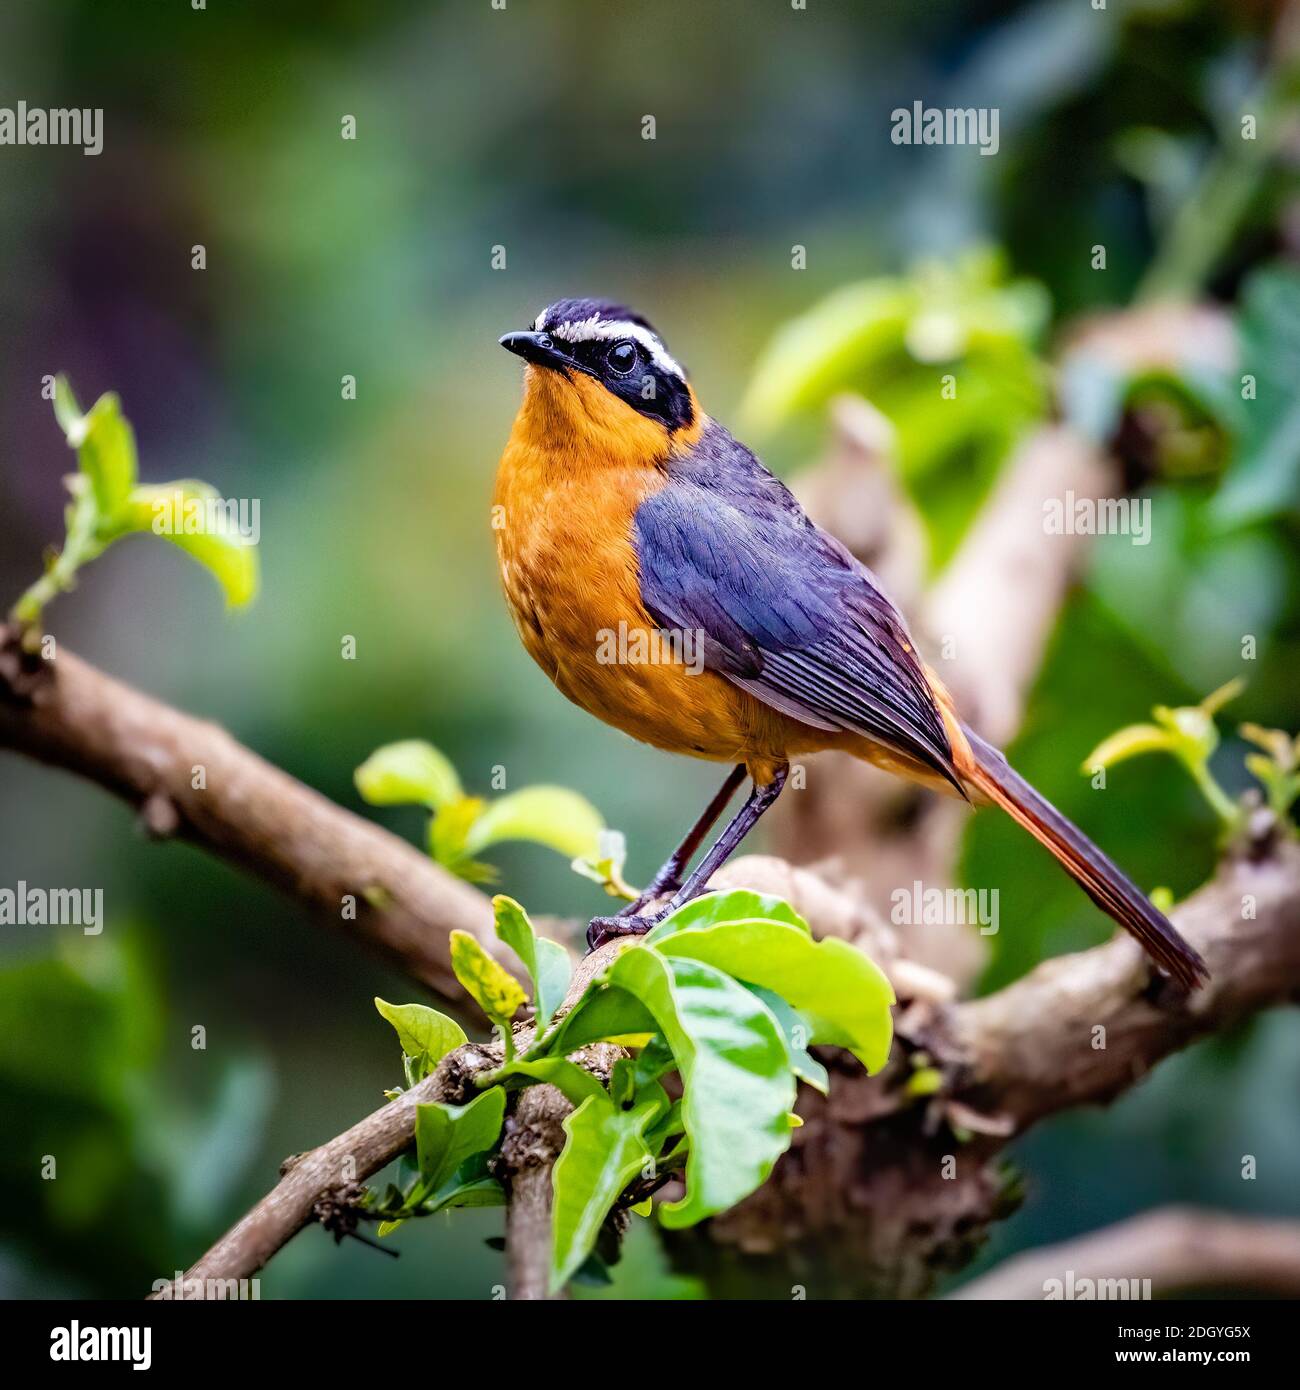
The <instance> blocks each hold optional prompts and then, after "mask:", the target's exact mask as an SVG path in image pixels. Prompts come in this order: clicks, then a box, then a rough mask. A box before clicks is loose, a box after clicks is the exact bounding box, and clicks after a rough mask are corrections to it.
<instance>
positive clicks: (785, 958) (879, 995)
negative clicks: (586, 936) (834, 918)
mask: <svg viewBox="0 0 1300 1390" xmlns="http://www.w3.org/2000/svg"><path fill="white" fill-rule="evenodd" d="M656 948H657V949H658V950H660V951H662V952H663V953H664V954H665V955H667V956H672V957H689V958H690V959H692V960H698V961H704V962H705V963H706V964H708V965H711V966H713V967H714V968H715V969H717V970H721V971H723V972H725V973H726V974H728V975H730V976H732V977H734V978H735V979H739V980H744V981H746V982H748V983H749V984H754V985H761V986H763V988H765V989H770V990H773V991H775V992H776V993H777V994H779V995H780V996H781V998H782V999H784V1000H786V1001H787V1002H788V1003H790V1004H791V1005H793V1006H794V1008H796V1009H798V1010H799V1012H800V1013H801V1014H803V1015H804V1016H805V1017H806V1018H807V1020H808V1022H809V1023H810V1024H811V1025H812V1028H813V1034H812V1039H811V1040H812V1041H813V1042H817V1043H829V1044H831V1045H832V1046H835V1047H847V1048H848V1049H849V1051H850V1052H852V1053H853V1054H854V1056H856V1057H857V1059H858V1060H859V1061H860V1062H861V1063H862V1065H863V1066H864V1067H866V1069H867V1070H868V1071H869V1072H876V1071H879V1070H880V1068H881V1067H883V1066H884V1064H885V1062H886V1060H887V1059H888V1057H889V1046H890V1041H891V1039H892V1037H893V1020H892V1017H891V1015H890V1012H889V1007H890V1005H891V1004H892V1003H893V1002H894V991H893V989H892V988H891V986H890V983H889V981H888V980H887V979H886V978H885V975H884V973H883V972H882V971H881V969H880V968H879V966H877V965H876V964H875V962H874V961H872V960H871V959H870V958H869V957H867V956H865V955H864V954H863V953H862V952H861V951H859V950H858V949H857V948H856V947H854V946H850V945H849V944H848V942H846V941H839V940H837V939H835V938H834V937H832V938H830V939H828V940H826V941H814V940H813V939H812V938H811V937H809V936H805V935H804V934H803V932H801V931H799V930H798V929H797V928H795V927H791V926H787V925H786V924H785V923H784V922H723V923H721V924H719V925H718V926H713V927H704V928H692V929H690V930H688V931H679V932H675V933H674V934H673V935H672V936H669V937H667V938H665V939H664V940H663V941H660V942H658V943H656ZM616 964H617V962H616ZM782 1042H783V1045H784V1037H783V1039H782ZM679 1060H680V1059H679Z"/></svg>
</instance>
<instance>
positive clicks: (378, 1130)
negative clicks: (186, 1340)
mask: <svg viewBox="0 0 1300 1390" xmlns="http://www.w3.org/2000/svg"><path fill="white" fill-rule="evenodd" d="M623 944H624V943H622V942H620V941H617V940H615V941H611V942H608V943H607V944H606V945H604V946H602V947H601V948H600V950H598V951H593V952H592V954H591V955H589V956H588V957H586V958H585V959H584V960H583V961H582V962H581V963H580V965H579V968H578V969H577V970H575V971H574V974H573V979H572V980H571V981H570V983H569V989H568V993H567V994H566V995H565V999H564V1003H563V1004H562V1005H561V1006H560V1008H559V1009H558V1010H557V1011H556V1017H557V1018H558V1017H560V1016H561V1015H562V1014H563V1013H564V1012H565V1011H566V1010H568V1009H570V1008H572V1007H573V1005H574V1004H576V1003H577V1001H578V1000H579V999H580V998H581V997H582V994H583V992H584V991H585V990H586V987H587V984H588V983H589V982H590V981H591V980H592V979H593V978H594V977H595V975H597V974H598V973H599V972H600V971H601V970H603V969H604V968H605V966H606V965H608V964H609V962H610V961H611V960H612V959H613V958H614V956H615V955H617V953H618V952H619V950H621V949H622V946H623ZM515 1038H516V1046H517V1047H519V1048H520V1049H523V1048H526V1047H527V1046H528V1045H529V1043H530V1042H531V1041H532V1030H531V1028H530V1027H529V1026H528V1025H523V1026H521V1027H519V1028H517V1029H516V1034H515ZM622 1055H623V1053H622V1051H621V1049H619V1048H616V1047H613V1046H611V1045H609V1044H606V1043H597V1044H595V1045H593V1046H591V1047H588V1048H583V1049H582V1050H581V1051H580V1052H578V1053H575V1054H574V1059H575V1060H576V1061H577V1062H578V1064H579V1065H582V1066H585V1067H586V1068H587V1069H588V1070H589V1071H591V1072H592V1073H593V1074H594V1075H596V1076H599V1077H600V1079H601V1080H602V1081H608V1079H609V1073H610V1069H611V1068H612V1067H613V1064H614V1060H615V1059H616V1058H617V1057H620V1056H622ZM501 1060H502V1051H501V1046H500V1044H499V1043H466V1044H465V1045H464V1046H463V1047H459V1048H457V1049H456V1050H455V1051H454V1052H451V1053H448V1055H447V1056H446V1057H444V1058H443V1059H442V1061H441V1062H440V1063H439V1065H438V1069H437V1070H436V1071H435V1072H434V1073H433V1075H432V1076H427V1077H425V1079H424V1080H423V1081H421V1082H420V1083H419V1085H417V1086H414V1087H412V1088H411V1090H409V1091H406V1092H403V1094H402V1095H400V1096H398V1097H397V1099H396V1100H393V1101H390V1102H389V1103H388V1104H387V1105H384V1106H382V1107H381V1108H380V1109H378V1110H376V1111H374V1112H373V1113H372V1114H370V1115H367V1116H366V1118H365V1119H364V1120H361V1121H360V1122H359V1123H357V1124H355V1125H353V1126H352V1128H351V1129H349V1130H348V1131H347V1133H345V1134H341V1135H339V1137H338V1138H337V1139H331V1140H330V1141H329V1143H327V1144H322V1145H321V1146H320V1148H317V1149H312V1150H311V1151H310V1152H308V1153H305V1154H301V1155H299V1156H297V1157H295V1158H293V1159H291V1160H290V1161H289V1162H288V1163H287V1164H286V1165H285V1166H284V1168H283V1169H282V1176H281V1178H280V1181H279V1183H278V1184H277V1185H276V1186H275V1188H273V1189H272V1191H271V1192H269V1193H268V1194H267V1195H266V1196H265V1197H263V1198H262V1200H261V1201H260V1202H258V1204H257V1205H256V1206H255V1207H254V1208H253V1209H252V1210H251V1211H250V1212H249V1213H248V1214H247V1215H246V1216H244V1217H243V1218H242V1219H241V1220H240V1221H238V1222H237V1223H236V1224H235V1225H234V1226H232V1227H231V1229H230V1230H229V1231H227V1232H226V1234H225V1235H224V1236H222V1238H221V1239H220V1240H219V1241H218V1242H217V1243H216V1244H215V1245H214V1246H213V1247H212V1248H211V1249H210V1250H209V1251H208V1252H207V1254H205V1255H204V1256H202V1258H201V1259H199V1260H197V1261H196V1262H195V1263H194V1265H192V1266H191V1268H190V1269H188V1270H187V1271H186V1273H185V1277H184V1283H183V1285H182V1289H183V1297H185V1298H205V1297H208V1296H209V1293H208V1290H210V1289H214V1290H216V1292H213V1293H212V1295H211V1296H213V1297H220V1296H221V1295H220V1292H219V1290H220V1282H219V1281H222V1280H229V1279H247V1278H249V1277H251V1276H252V1275H253V1274H256V1273H257V1271H258V1270H259V1269H261V1268H262V1266H263V1265H264V1264H266V1262H267V1261H268V1260H269V1259H270V1258H271V1256H272V1255H274V1254H275V1252H276V1251H277V1250H279V1249H280V1247H281V1246H283V1245H285V1244H286V1243H287V1242H288V1241H289V1240H291V1239H292V1238H293V1237H294V1236H295V1235H297V1234H298V1232H299V1231H301V1230H302V1229H303V1227H304V1226H307V1225H309V1224H310V1223H311V1222H312V1221H313V1220H318V1221H321V1222H323V1223H325V1224H333V1223H334V1222H335V1221H336V1220H337V1218H338V1215H339V1213H340V1211H342V1210H345V1209H350V1208H351V1207H352V1206H353V1205H354V1204H355V1202H356V1200H357V1198H358V1197H359V1196H360V1195H361V1184H363V1183H364V1182H365V1181H366V1179H367V1178H370V1177H372V1176H373V1175H374V1174H375V1173H377V1172H378V1171H379V1170H380V1169H381V1168H383V1167H384V1166H385V1165H386V1164H388V1163H391V1162H392V1160H393V1159H395V1158H396V1157H397V1156H398V1155H399V1154H401V1153H403V1152H405V1150H407V1149H409V1148H410V1147H411V1145H412V1143H413V1142H414V1140H415V1110H416V1106H418V1105H425V1104H429V1103H430V1102H433V1101H443V1102H446V1103H448V1104H451V1105H463V1104H465V1103H466V1101H468V1100H470V1099H472V1098H473V1097H474V1096H475V1095H476V1094H477V1089H476V1086H475V1080H476V1078H477V1077H478V1076H480V1075H481V1074H482V1073H483V1072H486V1071H491V1070H492V1069H493V1068H495V1067H499V1066H500V1065H501ZM571 1108H572V1107H571V1106H570V1105H569V1103H568V1101H566V1100H565V1099H564V1097H563V1096H562V1095H561V1094H560V1092H559V1091H557V1090H556V1089H555V1088H554V1087H553V1086H529V1087H528V1088H527V1089H526V1090H524V1091H523V1092H522V1093H521V1094H520V1097H519V1101H518V1103H517V1104H516V1105H515V1108H514V1109H513V1110H512V1112H511V1113H510V1115H509V1116H508V1117H507V1121H506V1133H505V1138H504V1139H503V1141H502V1147H501V1156H500V1160H499V1162H498V1164H497V1175H498V1177H500V1178H501V1179H502V1180H503V1181H504V1182H505V1183H506V1184H507V1185H508V1186H509V1188H510V1190H511V1198H512V1200H511V1209H510V1212H509V1214H508V1216H507V1224H506V1245H507V1251H508V1257H509V1267H510V1275H511V1286H512V1288H511V1291H512V1295H513V1296H514V1297H516V1298H545V1297H548V1296H549V1295H548V1293H547V1280H548V1277H549V1272H550V1255H551V1239H550V1229H551V1228H550V1210H551V1197H550V1194H551V1167H552V1165H553V1164H554V1162H555V1160H556V1159H557V1158H558V1157H559V1155H560V1150H561V1149H562V1148H563V1147H564V1132H563V1130H562V1129H561V1128H560V1125H561V1122H562V1121H563V1119H564V1117H565V1115H567V1114H568V1113H569V1110H570V1109H571ZM211 1281H217V1282H215V1283H214V1282H211Z"/></svg>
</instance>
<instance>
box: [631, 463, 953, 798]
mask: <svg viewBox="0 0 1300 1390" xmlns="http://www.w3.org/2000/svg"><path fill="white" fill-rule="evenodd" d="M727 439H728V441H729V442H730V445H731V448H732V449H733V450H736V451H740V452H741V453H743V455H744V460H745V464H744V468H743V471H741V472H740V473H739V475H738V476H730V477H719V476H718V472H717V470H716V469H713V470H710V471H709V472H708V473H706V474H704V475H703V476H702V477H701V478H700V479H699V480H696V479H694V478H691V477H688V476H679V477H677V478H672V480H671V481H669V482H668V484H667V485H666V486H665V487H664V488H663V489H662V490H661V491H660V492H657V493H655V494H654V495H652V496H650V497H648V498H647V499H646V500H645V501H643V502H642V503H641V505H640V506H639V507H638V509H637V512H636V516H635V519H634V523H633V532H634V542H635V546H636V552H637V560H638V565H639V570H640V584H641V597H642V601H643V602H644V603H645V606H646V609H647V611H648V612H649V613H650V614H651V616H652V617H653V618H654V619H655V621H656V622H657V623H659V624H660V625H661V626H662V627H664V628H669V629H676V630H678V631H683V632H685V631H690V632H695V633H698V634H700V635H701V638H702V648H703V656H704V662H705V665H706V666H707V667H708V668H709V669H711V670H713V671H716V672H717V673H718V674H720V675H723V676H725V677H726V678H727V679H728V680H730V681H732V682H734V683H735V684H736V685H738V686H740V687H741V688H742V689H745V690H747V691H749V692H750V693H751V694H752V695H754V696H755V697H756V698H757V699H759V700H762V701H763V702H764V703H766V704H768V705H770V706H771V707H772V708H774V709H777V710H780V711H781V712H782V713H785V714H787V715H790V716H791V717H793V718H795V719H798V720H800V721H802V722H803V723H805V724H810V725H812V726H813V727H814V728H820V729H826V730H832V731H842V732H853V733H858V734H862V735H865V736H866V737H868V738H872V739H875V740H876V741H878V742H880V743H883V744H885V745H886V746H888V747H890V748H893V749H896V750H897V751H899V752H901V753H903V754H905V755H906V756H908V757H910V758H913V759H915V760H918V761H920V762H921V763H923V764H924V765H926V766H928V767H931V768H933V769H934V770H935V771H937V772H938V773H939V774H940V775H941V776H943V777H946V778H947V779H948V780H949V781H951V782H952V783H953V784H954V786H957V787H958V788H959V789H960V782H959V781H958V778H957V774H956V771H955V770H954V768H953V765H952V750H951V747H950V745H949V742H948V736H947V732H946V730H945V728H944V724H943V719H942V717H941V716H940V714H939V710H938V706H937V704H936V701H935V697H934V694H933V692H932V691H931V689H930V684H929V682H928V680H927V679H926V675H925V671H924V669H923V667H922V665H921V662H920V660H919V658H918V657H917V655H916V652H915V650H914V648H913V645H912V641H911V638H910V636H909V634H908V632H907V628H906V625H905V624H904V622H903V620H902V618H901V617H900V616H899V615H898V613H897V612H896V611H895V609H894V607H893V605H892V604H891V603H890V602H889V600H888V599H887V598H886V597H885V596H884V595H883V594H882V593H881V592H880V590H879V589H878V588H877V586H876V584H875V581H874V579H873V577H872V575H871V573H870V571H868V570H867V569H866V568H865V566H863V565H861V564H860V563H859V562H858V561H857V560H855V559H854V558H853V556H852V555H850V554H849V552H848V551H847V550H845V549H844V547H843V546H842V545H840V544H839V542H838V541H835V540H834V539H833V538H832V537H830V536H828V535H827V534H826V533H825V532H823V531H821V530H819V529H818V528H817V527H816V526H814V525H813V523H812V522H811V521H810V520H809V519H808V517H807V516H806V515H805V514H804V512H803V511H802V509H801V508H800V507H799V505H798V503H797V502H796V501H795V500H794V498H793V497H792V496H791V495H790V493H789V492H788V491H787V490H786V489H785V488H784V486H783V485H781V484H780V483H779V482H778V481H777V480H776V479H775V478H773V477H772V475H771V474H769V473H767V471H766V470H764V469H762V467H761V465H760V464H758V462H757V460H754V459H753V456H752V455H751V454H749V452H748V450H743V448H742V446H740V445H737V444H735V442H734V441H730V436H727ZM754 470H757V472H755V471H754ZM670 478H671V473H670Z"/></svg>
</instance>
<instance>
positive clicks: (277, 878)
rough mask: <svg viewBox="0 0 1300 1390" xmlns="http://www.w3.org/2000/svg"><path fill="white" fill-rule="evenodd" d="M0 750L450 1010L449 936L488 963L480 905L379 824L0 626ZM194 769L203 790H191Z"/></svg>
mask: <svg viewBox="0 0 1300 1390" xmlns="http://www.w3.org/2000/svg"><path fill="white" fill-rule="evenodd" d="M0 748H12V749H14V750H15V751H16V752H19V753H23V754H25V755H26V756H27V757H31V758H35V759H37V760H38V761H40V762H43V763H48V764H50V765H51V766H52V767H61V768H64V769H66V770H67V771H69V772H75V773H78V774H79V775H81V776H83V777H86V778H89V779H90V780H91V781H92V782H97V783H98V784H99V785H100V786H102V787H104V788H106V789H107V790H108V791H110V792H112V793H113V794H114V795H116V796H120V797H122V798H123V800H125V801H126V802H128V803H129V804H130V805H132V806H134V807H136V808H137V809H138V810H139V812H140V814H141V817H142V820H143V822H144V824H145V827H146V829H147V830H149V832H150V833H151V834H154V835H156V836H160V837H167V836H172V835H174V836H177V837H179V838H181V839H184V840H188V841H190V842H192V843H194V844H198V845H201V846H203V847H204V848H206V849H209V850H211V851H212V852H213V853H215V854H217V855H219V856H220V857H221V858H223V859H225V860H227V861H229V862H230V863H232V864H235V865H237V866H238V867H240V868H242V869H247V870H249V871H250V872H252V873H253V874H255V875H256V876H257V877H259V878H262V879H265V880H267V881H268V882H270V883H273V884H274V885H276V886H277V887H278V888H281V889H283V890H284V891H285V892H286V893H287V894H289V896H290V897H292V898H294V899H295V900H296V901H298V902H301V903H303V904H304V905H305V906H307V907H308V908H310V909H311V910H312V911H313V912H315V913H316V914H317V915H318V916H319V917H321V918H322V919H323V920H325V921H328V922H330V923H332V924H333V925H335V926H337V927H340V928H342V929H343V930H344V931H345V932H347V933H348V934H349V935H351V936H355V937H357V938H358V939H359V940H361V941H363V942H364V943H365V944H366V945H367V946H370V947H373V948H376V949H378V950H380V951H381V952H382V953H383V954H385V955H386V956H388V957H389V958H390V959H392V960H395V961H396V962H398V963H399V964H400V965H402V966H404V967H405V968H406V970H407V971H409V973H410V974H411V975H413V976H414V977H415V978H416V979H418V980H421V981H423V983H425V984H427V985H429V986H430V987H431V988H432V989H435V990H437V991H438V992H439V993H440V994H441V995H443V996H444V997H445V998H447V999H452V1000H455V999H461V998H463V997H464V991H463V990H462V989H461V987H460V984H459V982H458V981H457V979H456V977H455V975H454V974H453V973H452V970H451V958H450V953H449V950H448V935H449V933H450V932H451V931H452V930H453V929H454V928H457V927H459V928H460V929H461V930H463V931H468V932H472V933H473V934H474V935H475V936H477V937H478V938H479V940H481V941H482V942H483V943H484V944H485V945H486V946H488V947H489V948H490V949H492V950H493V951H498V950H499V949H500V948H499V943H498V942H497V940H496V937H495V935H494V933H493V931H492V909H491V907H490V905H489V904H488V901H487V899H486V898H485V897H484V896H483V895H482V894H481V893H479V892H477V891H476V890H475V889H473V888H471V887H470V886H469V885H468V884H466V883H463V882H462V881H461V880H459V879H457V878H454V877H453V876H452V875H451V874H448V873H447V872H445V871H444V870H443V869H441V868H439V866H438V865H437V864H435V863H433V861H432V860H430V859H429V858H428V856H427V855H424V854H422V853H420V851H419V850H417V849H415V848H414V847H413V846H411V845H409V844H407V843H406V841H405V840H402V839H399V838H398V837H397V836H396V835H393V834H390V833H389V832H388V831H387V830H385V829H383V827H382V826H378V825H376V824H374V823H373V822H371V821H368V820H365V819H364V818H363V817H361V816H357V815H354V814H353V813H352V812H350V811H346V810H344V809H343V807H341V806H338V805H336V804H335V803H334V802H332V801H330V800H329V799H328V798H327V797H325V796H322V795H321V794H320V793H319V792H317V791H313V790H312V789H311V788H310V787H307V786H304V785H303V783H301V782H299V781H297V780H296V779H295V778H293V777H290V776H289V775H288V773H285V772H282V771H281V770H280V769H279V768H277V767H273V766H272V765H271V764H270V763H268V762H266V761H265V760H264V759H262V758H259V757H258V756H257V754H255V753H253V752H250V751H249V750H248V749H247V748H245V747H243V746H242V745H241V744H239V743H237V742H236V741H235V740H234V739H233V738H231V736H230V735H229V734H228V733H227V732H226V731H225V730H224V729H222V728H220V727H219V726H218V725H216V724H213V723H211V722H209V721H207V720H202V719H195V718H192V717H191V716H189V715H187V714H182V713H181V712H180V711H178V710H175V709H172V708H170V707H169V706H167V705H165V704H162V703H161V702H160V701H158V700H154V699H151V698H150V697H149V696H147V695H143V694H141V693H140V692H139V691H136V690H133V689H131V687H130V686H127V685H123V684H122V683H121V682H120V681H116V680H113V679H112V678H111V677H109V676H106V675H104V674H103V673H102V672H100V671H97V670H96V669H95V668H94V667H93V666H89V665H87V664H86V663H85V662H84V661H81V660H80V659H79V658H77V657H76V656H74V655H73V654H72V653H71V652H68V651H67V650H66V649H64V648H63V647H60V648H59V649H58V656H57V658H56V659H55V660H53V661H50V662H43V661H41V660H40V659H39V658H34V657H31V656H29V655H27V654H26V653H23V652H21V650H20V648H19V645H18V641H17V634H16V632H15V631H14V629H12V628H4V627H0ZM196 767H201V768H202V769H203V778H202V780H203V783H204V785H203V787H202V788H201V789H196V788H195V787H194V785H193V783H194V781H195V780H196V778H195V768H196Z"/></svg>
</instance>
